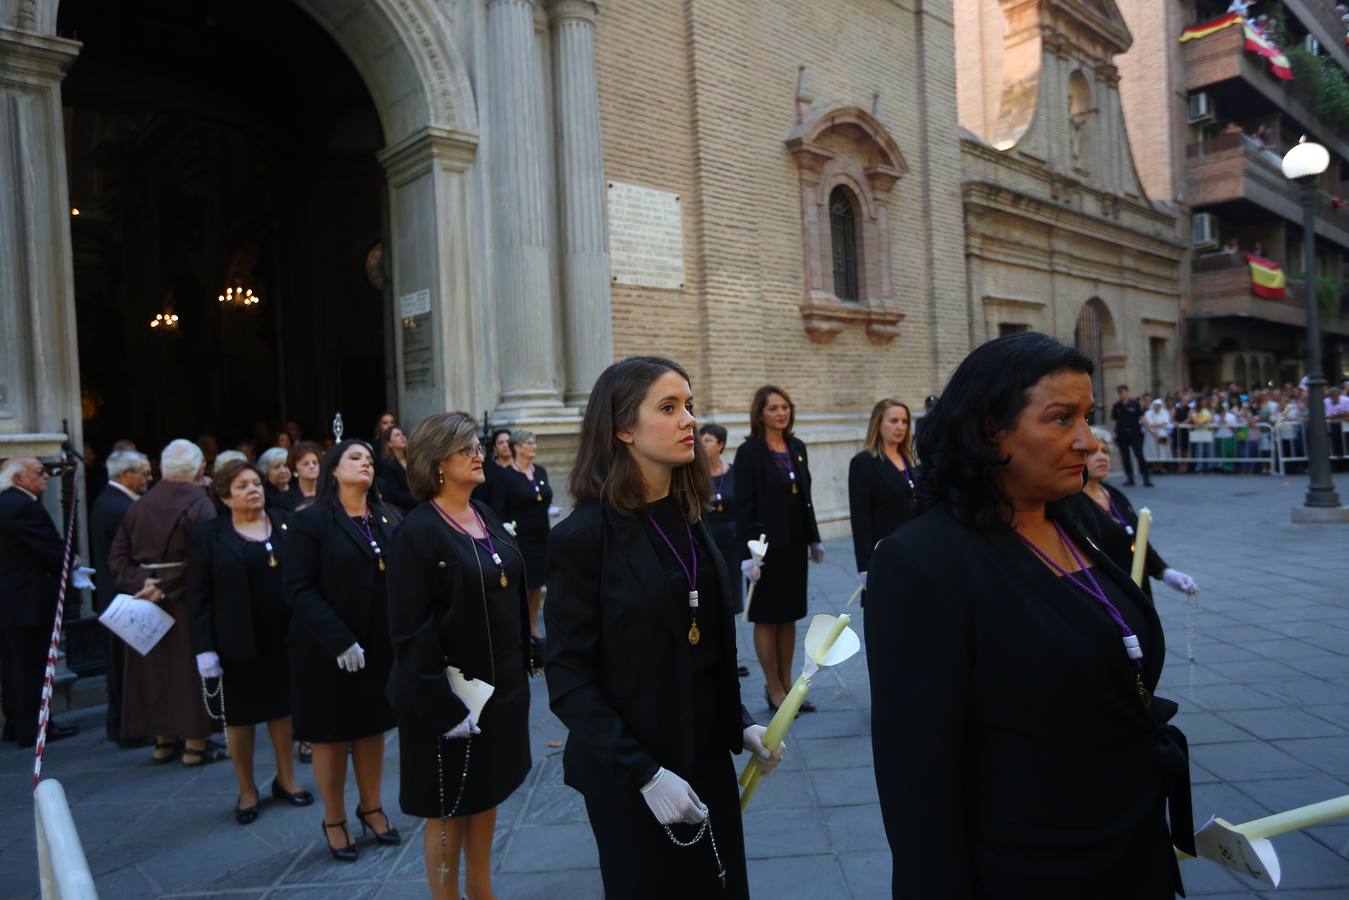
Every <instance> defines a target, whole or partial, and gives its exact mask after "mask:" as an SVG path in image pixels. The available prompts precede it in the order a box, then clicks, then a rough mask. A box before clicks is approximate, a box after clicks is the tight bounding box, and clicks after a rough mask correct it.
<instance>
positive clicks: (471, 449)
mask: <svg viewBox="0 0 1349 900" xmlns="http://www.w3.org/2000/svg"><path fill="white" fill-rule="evenodd" d="M459 452H460V453H462V454H464V456H466V457H468V458H469V459H486V458H487V453H486V452H485V451H484V450H483V449H482V444H469V445H468V446H467V447H461V448H459Z"/></svg>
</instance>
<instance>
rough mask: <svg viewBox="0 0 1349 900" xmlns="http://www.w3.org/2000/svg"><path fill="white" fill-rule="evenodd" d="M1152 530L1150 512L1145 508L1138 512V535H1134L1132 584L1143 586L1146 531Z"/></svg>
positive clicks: (1146, 552)
mask: <svg viewBox="0 0 1349 900" xmlns="http://www.w3.org/2000/svg"><path fill="white" fill-rule="evenodd" d="M1151 528H1152V510H1150V509H1148V508H1147V507H1146V506H1145V507H1143V508H1142V509H1140V510H1139V511H1138V533H1137V534H1136V535H1134V565H1133V571H1132V572H1130V573H1129V574H1131V575H1132V576H1133V579H1134V584H1136V585H1138V586H1139V587H1142V586H1143V564H1144V563H1145V562H1147V555H1148V531H1149V530H1151Z"/></svg>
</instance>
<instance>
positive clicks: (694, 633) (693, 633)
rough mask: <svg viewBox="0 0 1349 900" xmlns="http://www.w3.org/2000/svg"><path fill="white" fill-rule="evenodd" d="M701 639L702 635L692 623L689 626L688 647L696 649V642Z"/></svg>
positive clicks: (696, 625)
mask: <svg viewBox="0 0 1349 900" xmlns="http://www.w3.org/2000/svg"><path fill="white" fill-rule="evenodd" d="M702 639H703V633H702V632H701V631H699V630H698V623H697V622H694V623H693V624H692V625H690V626H689V646H690V647H696V646H698V642H699V641H701V640H702Z"/></svg>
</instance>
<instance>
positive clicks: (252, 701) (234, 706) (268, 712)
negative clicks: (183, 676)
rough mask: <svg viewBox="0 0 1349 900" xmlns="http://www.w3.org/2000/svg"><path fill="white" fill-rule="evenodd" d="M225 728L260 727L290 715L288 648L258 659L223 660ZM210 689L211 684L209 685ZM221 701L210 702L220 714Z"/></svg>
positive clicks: (212, 707) (214, 710) (221, 663)
mask: <svg viewBox="0 0 1349 900" xmlns="http://www.w3.org/2000/svg"><path fill="white" fill-rule="evenodd" d="M220 668H221V669H223V670H224V672H225V691H224V694H225V698H224V703H223V706H224V707H225V724H226V725H257V724H259V723H261V722H270V721H272V720H273V719H284V718H285V717H286V716H288V715H290V665H289V661H288V660H287V658H286V651H285V645H284V644H282V645H281V647H280V649H279V650H277V651H274V652H272V653H271V654H268V655H266V656H262V657H260V658H258V659H222V660H221V661H220ZM207 686H208V687H210V685H209V684H208V685H207ZM219 702H220V701H219V700H218V699H217V700H212V701H211V704H210V705H211V710H212V712H219V711H220V707H219V706H218V705H217V704H218V703H219Z"/></svg>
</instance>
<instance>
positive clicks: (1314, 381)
mask: <svg viewBox="0 0 1349 900" xmlns="http://www.w3.org/2000/svg"><path fill="white" fill-rule="evenodd" d="M1329 166H1330V154H1329V153H1328V152H1327V151H1326V148H1325V147H1322V146H1321V145H1320V144H1317V143H1314V142H1309V141H1308V140H1307V138H1306V137H1305V136H1304V137H1303V138H1302V139H1301V140H1300V141H1298V142H1297V144H1296V146H1294V147H1293V149H1291V150H1289V151H1288V153H1287V154H1285V155H1284V158H1283V165H1282V168H1283V174H1284V177H1285V178H1288V179H1289V180H1290V181H1294V182H1297V184H1298V185H1300V186H1301V188H1302V277H1303V296H1304V298H1305V300H1306V305H1307V414H1308V415H1307V431H1308V434H1307V458H1308V467H1307V468H1308V473H1309V476H1310V483H1309V484H1308V485H1307V497H1306V499H1305V500H1304V501H1303V503H1302V506H1295V507H1293V521H1294V522H1344V521H1349V509H1347V508H1346V507H1343V506H1341V505H1340V498H1339V496H1338V495H1337V494H1336V493H1335V485H1334V483H1333V482H1332V481H1331V480H1330V448H1329V446H1328V445H1327V442H1326V410H1325V405H1324V403H1323V402H1322V397H1323V395H1324V393H1325V386H1326V379H1325V374H1324V373H1323V371H1322V368H1321V325H1320V322H1319V311H1318V309H1317V307H1318V305H1319V302H1320V298H1319V297H1318V296H1317V290H1316V206H1315V204H1316V191H1317V182H1318V180H1319V179H1320V177H1321V175H1322V173H1324V172H1325V171H1326V169H1327V168H1328V167H1329Z"/></svg>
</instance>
